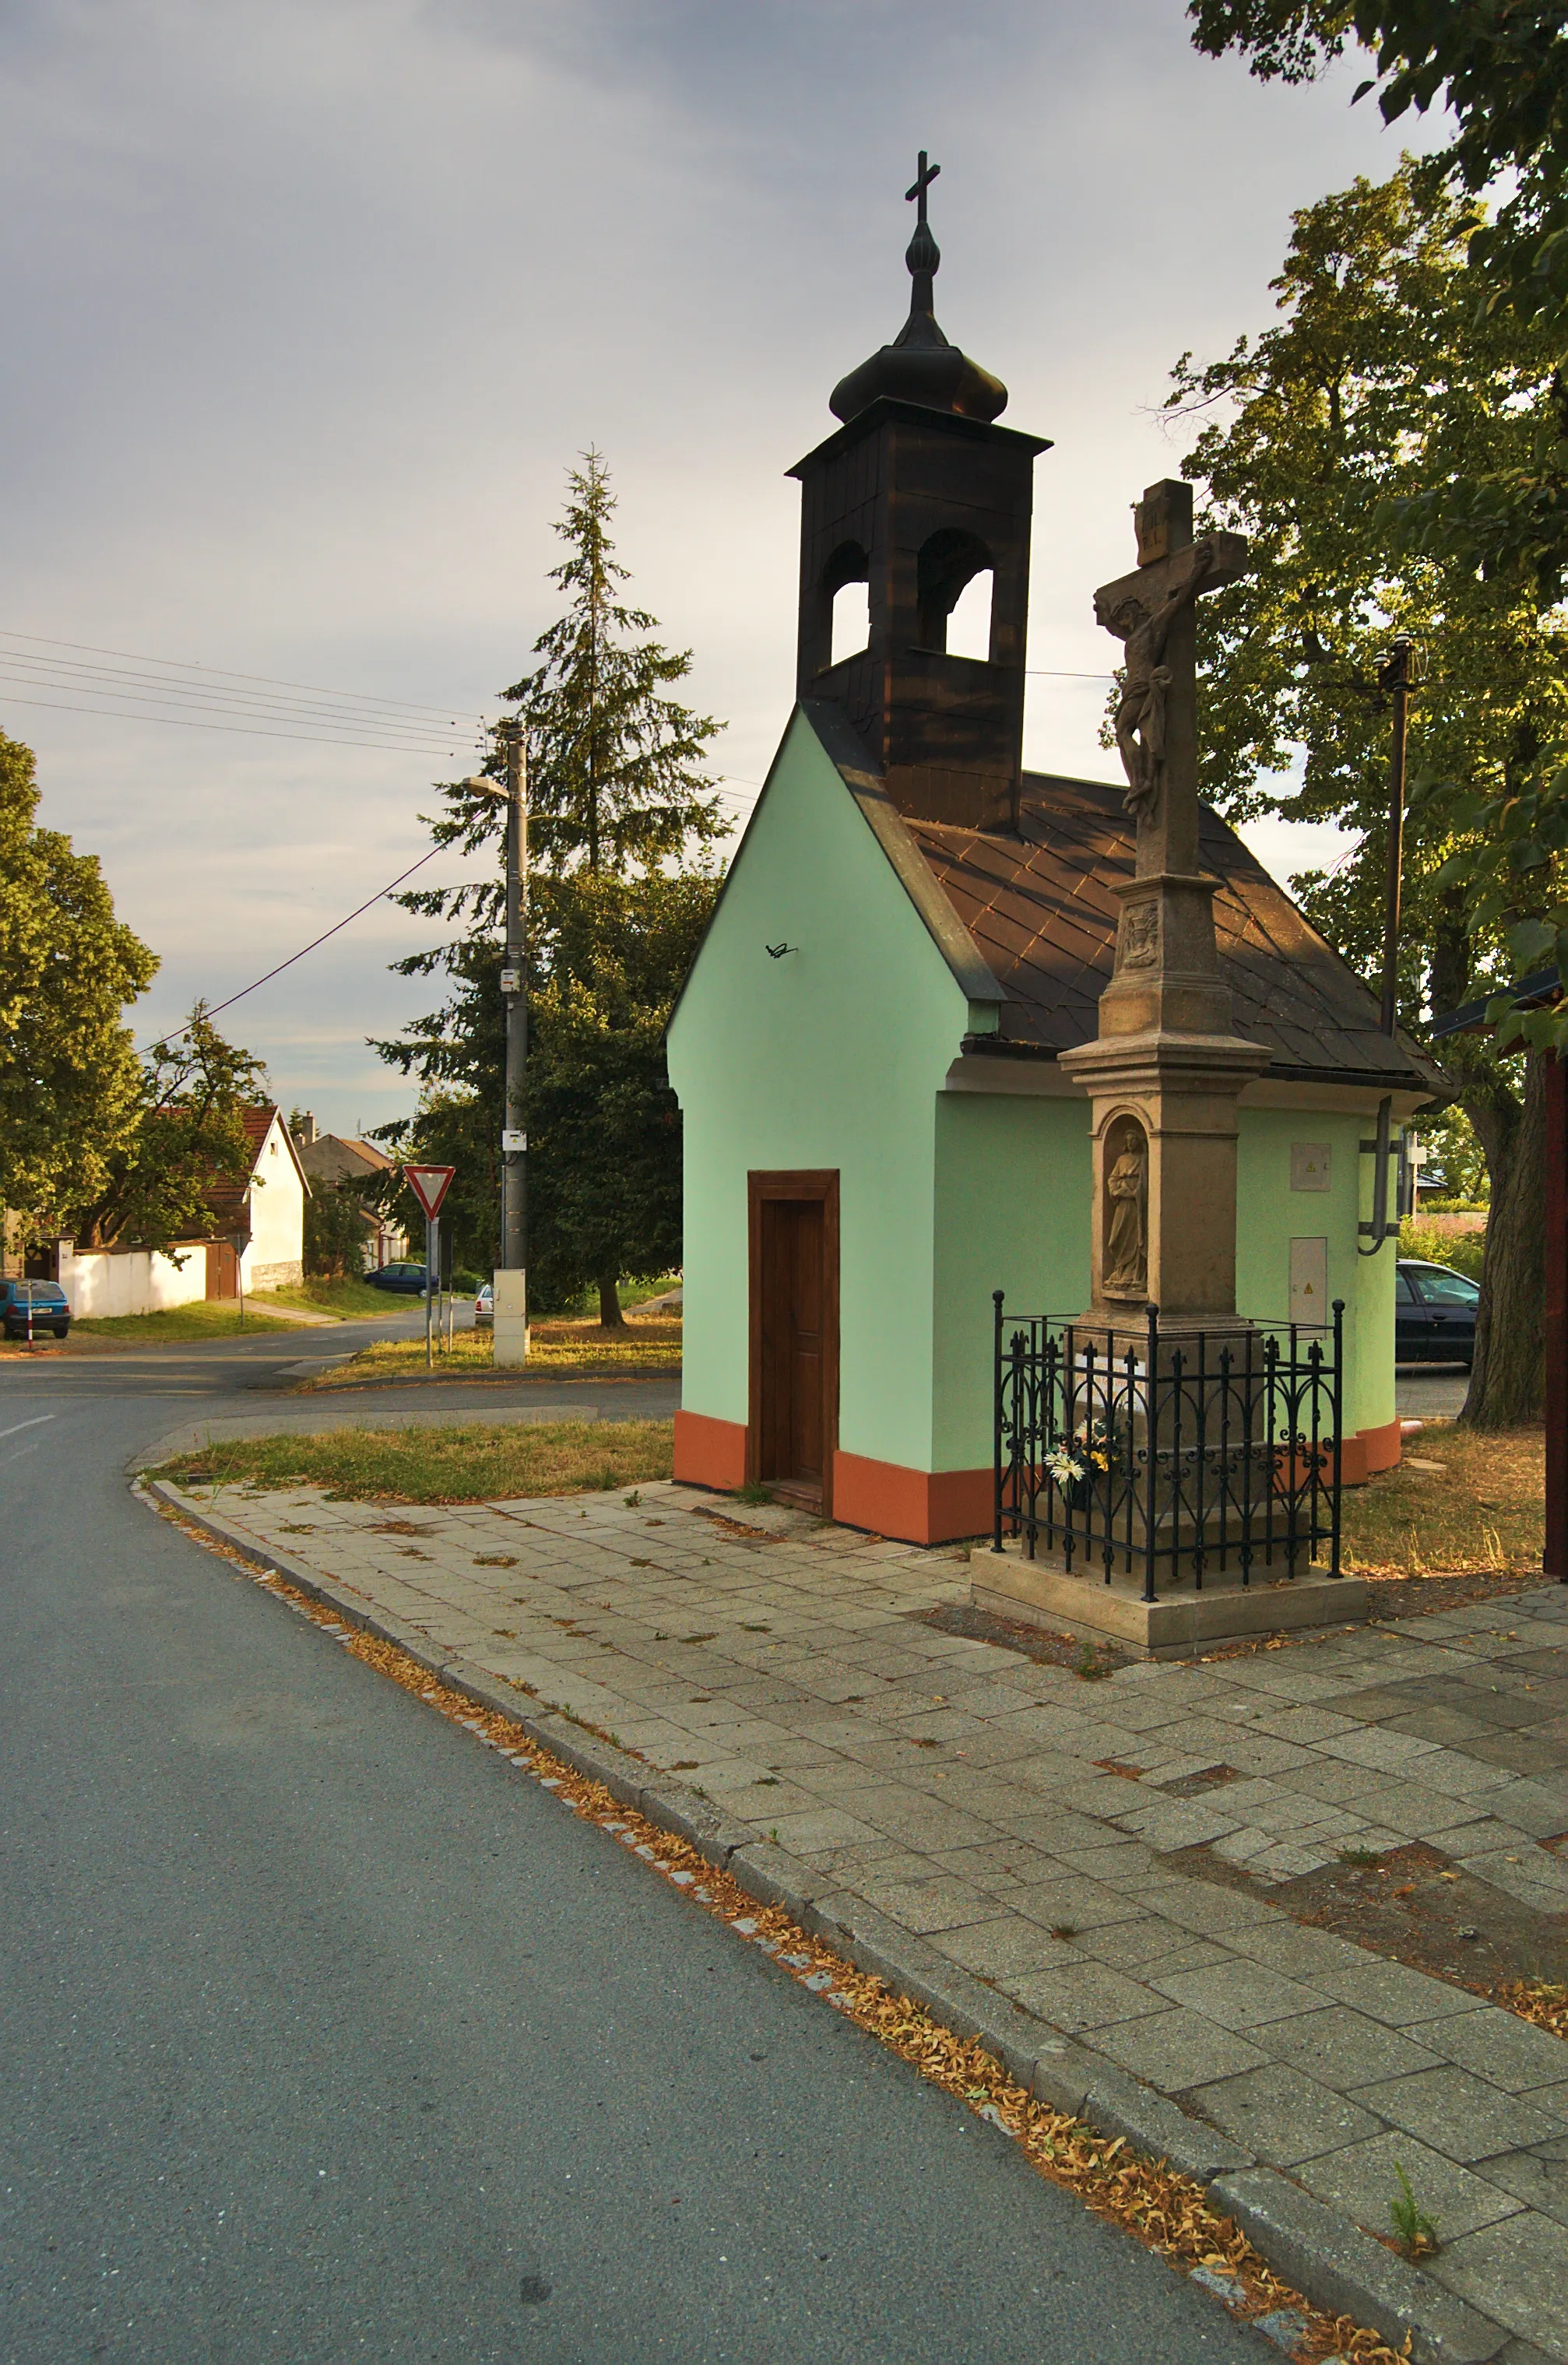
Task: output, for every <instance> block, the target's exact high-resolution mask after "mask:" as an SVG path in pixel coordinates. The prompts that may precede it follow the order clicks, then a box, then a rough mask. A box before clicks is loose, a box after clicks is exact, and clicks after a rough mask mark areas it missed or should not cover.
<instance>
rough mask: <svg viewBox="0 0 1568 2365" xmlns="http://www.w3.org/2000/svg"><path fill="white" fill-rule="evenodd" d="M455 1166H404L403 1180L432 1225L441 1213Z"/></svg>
mask: <svg viewBox="0 0 1568 2365" xmlns="http://www.w3.org/2000/svg"><path fill="white" fill-rule="evenodd" d="M456 1171H457V1169H456V1167H455V1166H405V1167H404V1169H403V1180H404V1182H405V1183H407V1184H408V1186H409V1190H410V1191H411V1192H412V1193H413V1194H414V1196H415V1198H416V1199H417V1200H418V1201H419V1203H420V1206H421V1207H422V1208H423V1209H424V1211H425V1213H426V1215H427V1216H429V1217H430V1219H431V1223H432V1224H433V1223H434V1221H435V1219H436V1217H437V1216H439V1215H440V1213H441V1203H442V1200H443V1199H444V1198H445V1196H446V1194H447V1190H448V1187H449V1185H450V1183H451V1182H452V1178H453V1176H454V1174H455V1173H456Z"/></svg>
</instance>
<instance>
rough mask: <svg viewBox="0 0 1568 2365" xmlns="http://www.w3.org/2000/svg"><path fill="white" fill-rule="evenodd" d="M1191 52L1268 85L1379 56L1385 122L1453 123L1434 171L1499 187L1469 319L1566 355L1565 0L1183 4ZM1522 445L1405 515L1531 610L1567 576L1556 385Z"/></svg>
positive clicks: (1469, 184)
mask: <svg viewBox="0 0 1568 2365" xmlns="http://www.w3.org/2000/svg"><path fill="white" fill-rule="evenodd" d="M1187 13H1188V15H1189V17H1191V18H1192V19H1193V27H1194V30H1193V41H1194V43H1195V45H1196V47H1197V48H1199V49H1200V50H1207V51H1208V52H1209V54H1210V55H1211V56H1215V57H1217V56H1219V55H1220V54H1222V53H1223V52H1224V51H1225V50H1228V49H1237V50H1240V51H1242V53H1243V54H1244V55H1246V56H1247V57H1248V58H1249V61H1250V64H1251V70H1252V72H1253V73H1255V74H1257V75H1259V76H1260V78H1262V79H1264V80H1269V79H1271V78H1274V77H1279V78H1282V79H1283V80H1285V81H1288V82H1304V81H1309V80H1311V79H1312V78H1313V77H1314V76H1315V75H1316V73H1319V72H1320V71H1321V69H1322V67H1323V66H1324V65H1325V64H1326V63H1327V62H1328V61H1329V60H1330V59H1332V58H1335V57H1338V55H1339V54H1340V53H1341V52H1342V50H1344V47H1345V45H1346V42H1347V40H1348V39H1351V38H1354V39H1356V40H1357V41H1359V42H1360V43H1361V45H1362V46H1363V48H1365V49H1367V50H1371V51H1372V53H1373V71H1372V76H1371V78H1370V79H1369V80H1367V81H1365V82H1363V83H1362V84H1361V86H1360V88H1359V89H1358V90H1357V92H1356V94H1355V95H1356V97H1357V98H1358V99H1359V98H1361V97H1362V96H1363V95H1365V94H1366V93H1367V92H1369V91H1371V90H1372V89H1374V88H1375V89H1376V90H1377V95H1378V105H1379V106H1380V108H1381V110H1382V113H1383V120H1384V121H1385V122H1389V123H1392V122H1394V121H1396V120H1397V119H1398V118H1399V117H1401V116H1403V115H1405V114H1406V112H1407V111H1408V110H1409V109H1410V108H1412V107H1414V108H1415V109H1416V110H1417V112H1418V113H1421V114H1425V113H1426V112H1427V111H1428V109H1429V108H1431V107H1432V106H1439V107H1443V108H1446V109H1447V110H1448V111H1449V112H1450V114H1451V116H1452V117H1453V118H1454V119H1455V130H1454V134H1453V137H1452V139H1451V140H1450V144H1449V146H1448V147H1447V148H1446V149H1445V150H1443V151H1441V152H1440V154H1439V156H1438V158H1437V159H1436V160H1435V165H1434V169H1435V170H1436V171H1437V172H1438V173H1439V174H1442V175H1443V177H1444V178H1445V179H1446V181H1447V182H1448V184H1449V185H1450V187H1452V188H1455V189H1462V190H1464V191H1466V192H1468V193H1470V194H1471V195H1475V194H1478V193H1479V192H1481V191H1482V190H1484V189H1488V188H1498V189H1500V190H1501V192H1502V194H1503V197H1504V202H1503V204H1502V206H1501V207H1500V208H1499V210H1498V212H1497V215H1496V218H1495V220H1493V221H1490V222H1486V223H1479V222H1478V223H1477V225H1476V228H1475V231H1474V235H1473V238H1472V240H1471V241H1470V248H1469V262H1470V265H1471V268H1472V273H1473V282H1472V286H1471V287H1470V288H1469V289H1468V290H1467V295H1468V297H1469V300H1470V301H1471V303H1472V305H1473V308H1474V309H1475V310H1476V311H1477V312H1478V313H1494V312H1496V311H1499V310H1505V309H1506V310H1511V311H1513V312H1514V313H1515V314H1516V315H1517V317H1518V319H1521V320H1524V321H1529V322H1535V323H1537V324H1539V325H1540V328H1541V329H1542V331H1544V332H1545V333H1546V335H1547V336H1548V339H1549V341H1550V342H1551V347H1552V351H1553V354H1554V357H1555V358H1556V359H1559V360H1562V358H1563V357H1564V356H1565V355H1568V21H1565V18H1564V14H1563V10H1562V5H1561V0H1351V5H1346V0H1191V5H1190V6H1189V8H1188V12H1187ZM1526 423H1527V424H1528V426H1529V429H1530V432H1529V434H1528V436H1527V438H1526V439H1525V443H1524V445H1523V447H1522V448H1520V449H1515V450H1511V451H1503V452H1500V453H1498V454H1496V455H1495V458H1494V459H1493V461H1492V462H1491V463H1490V464H1488V465H1481V466H1478V467H1471V468H1465V467H1458V468H1456V469H1455V471H1454V473H1453V475H1452V476H1451V477H1450V480H1449V481H1448V482H1447V483H1446V484H1444V485H1443V486H1441V487H1437V486H1431V487H1428V488H1424V489H1423V490H1421V491H1419V492H1417V493H1415V494H1413V495H1410V496H1408V497H1407V498H1406V500H1405V501H1404V503H1403V504H1402V506H1401V510H1400V511H1399V512H1398V515H1399V521H1400V524H1401V527H1402V530H1403V531H1404V532H1405V533H1406V536H1407V537H1408V538H1409V539H1410V540H1411V542H1412V544H1414V545H1415V546H1417V547H1421V548H1424V549H1426V550H1428V552H1430V553H1431V554H1433V555H1439V556H1450V557H1456V558H1458V559H1460V560H1461V561H1462V563H1464V564H1466V565H1468V566H1472V567H1474V568H1477V569H1482V570H1484V571H1485V572H1486V573H1488V574H1495V573H1496V572H1498V571H1499V570H1502V571H1505V572H1509V573H1514V574H1517V575H1518V576H1519V577H1521V579H1526V580H1529V582H1531V583H1532V584H1533V586H1534V588H1535V589H1536V591H1537V594H1538V596H1539V597H1540V598H1542V599H1548V600H1551V599H1555V598H1556V597H1558V596H1559V594H1560V592H1561V590H1562V585H1563V581H1564V576H1565V573H1568V396H1565V393H1564V389H1563V387H1562V383H1561V382H1558V383H1557V384H1555V385H1553V386H1552V387H1551V389H1550V390H1549V391H1548V393H1547V395H1546V396H1545V397H1544V398H1543V399H1542V400H1541V401H1540V403H1538V404H1537V406H1536V407H1535V409H1534V411H1533V413H1532V415H1531V417H1530V419H1529V421H1528V422H1526Z"/></svg>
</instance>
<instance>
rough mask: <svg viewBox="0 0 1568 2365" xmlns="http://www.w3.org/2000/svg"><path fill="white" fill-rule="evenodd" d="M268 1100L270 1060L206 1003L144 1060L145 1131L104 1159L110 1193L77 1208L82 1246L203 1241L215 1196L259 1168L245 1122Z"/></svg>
mask: <svg viewBox="0 0 1568 2365" xmlns="http://www.w3.org/2000/svg"><path fill="white" fill-rule="evenodd" d="M266 1096H267V1075H266V1069H265V1068H264V1066H263V1063H262V1062H261V1060H260V1059H252V1056H251V1054H250V1052H249V1051H244V1050H241V1049H240V1048H238V1047H237V1046H236V1045H234V1044H231V1043H229V1042H226V1041H225V1039H224V1037H222V1036H221V1035H220V1034H219V1033H218V1029H217V1027H216V1026H214V1025H213V1024H212V1021H211V1020H210V1019H209V1018H208V1017H207V1010H206V1005H205V1004H204V1003H199V1002H198V1003H196V1008H195V1009H194V1010H193V1011H192V1013H191V1015H190V1018H189V1021H188V1022H187V1024H186V1025H185V1027H184V1028H183V1029H182V1030H181V1032H180V1033H179V1034H178V1035H177V1036H174V1037H171V1038H170V1040H169V1041H167V1042H163V1043H155V1044H154V1045H153V1046H152V1048H151V1051H149V1052H148V1053H147V1054H146V1056H145V1058H144V1059H143V1060H142V1064H141V1074H140V1107H139V1112H138V1116H137V1122H136V1126H135V1130H134V1131H133V1132H131V1133H130V1134H129V1136H128V1137H127V1138H125V1139H124V1140H123V1141H122V1142H121V1143H120V1144H119V1145H118V1147H117V1149H115V1150H114V1152H113V1153H112V1154H111V1155H110V1156H109V1157H108V1158H107V1159H106V1160H105V1161H104V1169H105V1171H104V1179H103V1182H102V1183H101V1185H100V1187H99V1188H98V1189H97V1190H96V1191H95V1193H93V1194H92V1195H91V1196H89V1197H84V1198H82V1199H80V1200H76V1201H74V1202H73V1204H72V1205H71V1208H70V1211H69V1213H70V1221H69V1225H68V1228H69V1229H71V1230H72V1231H73V1232H74V1233H75V1236H76V1239H77V1242H78V1244H79V1245H80V1246H82V1247H84V1248H103V1247H107V1246H108V1245H110V1244H111V1243H112V1242H114V1241H116V1240H120V1241H125V1242H127V1243H134V1244H135V1245H136V1246H137V1247H138V1248H148V1249H166V1248H168V1247H169V1246H170V1245H171V1243H172V1242H174V1241H175V1240H179V1239H190V1238H191V1237H192V1236H193V1235H195V1236H196V1237H197V1238H200V1237H201V1235H203V1234H204V1233H205V1232H207V1230H208V1229H209V1228H210V1227H211V1225H212V1221H213V1206H212V1203H213V1199H214V1195H215V1194H222V1193H224V1192H232V1191H235V1190H237V1189H238V1188H239V1187H240V1186H241V1184H242V1183H244V1182H245V1180H246V1177H247V1176H248V1175H249V1173H250V1171H251V1163H252V1159H251V1148H250V1144H249V1143H248V1142H247V1140H246V1138H245V1130H244V1126H243V1124H242V1122H241V1119H242V1115H243V1112H244V1110H245V1109H246V1108H247V1107H250V1106H253V1105H254V1104H255V1103H256V1102H257V1101H259V1100H264V1099H265V1098H266Z"/></svg>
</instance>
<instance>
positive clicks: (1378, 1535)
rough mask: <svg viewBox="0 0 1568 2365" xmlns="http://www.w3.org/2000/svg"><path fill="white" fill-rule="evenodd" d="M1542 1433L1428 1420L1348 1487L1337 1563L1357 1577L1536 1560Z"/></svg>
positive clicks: (1503, 1566)
mask: <svg viewBox="0 0 1568 2365" xmlns="http://www.w3.org/2000/svg"><path fill="white" fill-rule="evenodd" d="M1545 1504H1546V1433H1545V1431H1544V1429H1500V1430H1482V1429H1461V1428H1459V1427H1457V1426H1456V1425H1455V1424H1453V1423H1451V1422H1450V1423H1447V1424H1445V1425H1444V1426H1442V1427H1440V1428H1439V1427H1438V1426H1436V1425H1435V1424H1434V1425H1429V1426H1428V1427H1427V1428H1425V1429H1422V1430H1421V1432H1420V1434H1419V1435H1418V1436H1417V1437H1413V1438H1410V1439H1409V1440H1406V1456H1405V1459H1404V1460H1403V1461H1402V1462H1401V1463H1399V1464H1398V1466H1397V1467H1396V1468H1395V1469H1393V1470H1387V1471H1384V1472H1383V1473H1382V1474H1380V1475H1379V1476H1378V1477H1375V1478H1372V1479H1370V1480H1369V1481H1368V1483H1367V1485H1364V1486H1347V1487H1346V1489H1345V1494H1344V1507H1343V1510H1342V1513H1341V1540H1342V1552H1343V1565H1344V1567H1345V1568H1346V1569H1347V1570H1348V1571H1349V1572H1350V1573H1351V1574H1353V1575H1357V1576H1373V1577H1401V1576H1432V1575H1438V1574H1439V1573H1440V1574H1443V1575H1448V1574H1450V1573H1461V1574H1468V1573H1471V1572H1480V1571H1484V1570H1493V1569H1495V1570H1499V1571H1501V1570H1510V1569H1521V1570H1525V1569H1530V1568H1534V1569H1537V1570H1539V1569H1540V1555H1541V1549H1542V1546H1543V1544H1544V1542H1545V1534H1546V1510H1545Z"/></svg>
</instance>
